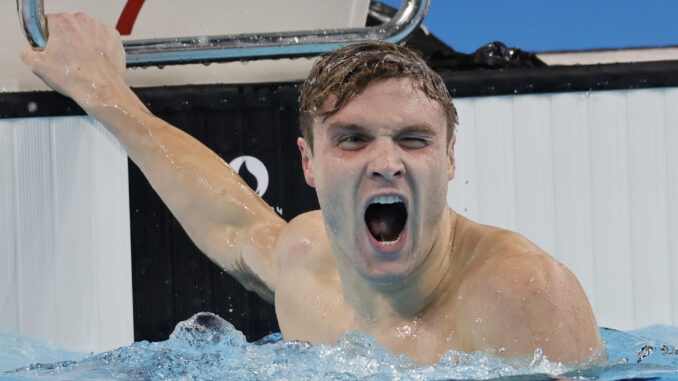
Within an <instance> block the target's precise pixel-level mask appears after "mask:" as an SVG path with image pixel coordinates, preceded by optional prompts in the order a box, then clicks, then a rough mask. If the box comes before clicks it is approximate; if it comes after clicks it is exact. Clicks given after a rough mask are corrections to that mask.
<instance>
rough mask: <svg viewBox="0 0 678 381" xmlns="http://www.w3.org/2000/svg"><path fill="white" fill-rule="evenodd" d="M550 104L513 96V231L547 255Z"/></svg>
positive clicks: (550, 245) (550, 240) (551, 215)
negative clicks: (514, 214) (515, 223)
mask: <svg viewBox="0 0 678 381" xmlns="http://www.w3.org/2000/svg"><path fill="white" fill-rule="evenodd" d="M550 121H551V102H550V99H549V98H547V97H543V96H524V97H513V120H512V121H511V123H512V124H513V126H515V128H514V129H513V142H512V143H513V147H514V151H513V152H514V157H515V159H514V163H515V172H514V176H515V177H514V184H515V187H516V188H515V189H516V191H515V197H516V219H517V220H516V222H517V230H519V231H522V232H525V234H526V235H527V236H529V237H530V240H532V241H533V242H534V243H536V244H537V245H539V246H540V247H541V248H543V249H544V250H546V251H547V252H550V253H553V252H555V250H556V232H555V225H554V224H553V221H555V219H556V216H555V203H554V181H553V177H554V173H553V156H552V154H551V153H552V151H553V147H552V143H551V128H549V125H550Z"/></svg>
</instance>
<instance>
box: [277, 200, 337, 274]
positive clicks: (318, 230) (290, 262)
mask: <svg viewBox="0 0 678 381" xmlns="http://www.w3.org/2000/svg"><path fill="white" fill-rule="evenodd" d="M275 252H276V255H275V257H276V261H277V264H278V269H279V270H280V272H281V273H282V272H284V271H286V270H290V269H291V268H297V269H300V268H306V269H307V270H319V269H317V268H315V267H318V266H320V265H321V264H323V263H325V264H327V259H328V258H327V257H330V258H331V256H332V255H331V251H330V249H329V242H328V241H327V233H326V232H325V224H324V222H323V217H322V213H321V212H320V210H314V211H311V212H307V213H303V214H300V215H299V216H297V217H295V218H294V219H292V220H291V221H290V222H289V223H288V224H287V226H286V227H285V229H284V230H283V231H282V234H281V235H280V238H279V239H278V244H277V245H276V249H275ZM330 262H332V263H333V260H332V261H330ZM314 268H315V269H314Z"/></svg>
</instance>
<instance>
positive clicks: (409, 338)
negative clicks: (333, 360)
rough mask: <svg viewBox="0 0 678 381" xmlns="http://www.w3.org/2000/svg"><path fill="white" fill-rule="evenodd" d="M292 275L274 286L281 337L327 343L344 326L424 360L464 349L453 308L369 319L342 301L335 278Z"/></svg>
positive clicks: (336, 338)
mask: <svg viewBox="0 0 678 381" xmlns="http://www.w3.org/2000/svg"><path fill="white" fill-rule="evenodd" d="M294 278H296V281H295V284H294V285H292V284H289V285H284V284H279V288H278V289H276V313H277V316H278V322H279V324H280V329H281V331H282V334H283V337H284V338H285V339H286V340H306V341H310V342H314V343H330V344H332V343H336V342H337V340H339V339H340V338H341V336H342V335H344V334H345V333H346V332H347V331H361V332H363V333H366V334H369V335H372V336H374V337H375V339H376V341H377V342H378V343H379V344H380V345H382V346H384V347H386V348H387V349H389V350H390V351H392V352H394V353H402V354H405V355H407V356H408V357H410V358H411V359H414V360H417V361H421V362H425V363H435V362H437V361H438V359H439V357H440V355H441V354H442V353H445V352H446V351H448V350H451V349H454V350H464V349H465V348H464V347H465V343H464V340H462V335H461V334H460V332H459V329H458V325H457V320H456V317H455V315H454V313H453V312H449V311H448V313H444V312H440V311H438V310H436V311H431V312H427V313H424V314H419V315H416V316H412V317H402V318H395V319H389V320H388V321H380V320H379V319H374V320H372V321H368V320H366V319H365V318H364V317H362V318H361V317H359V316H358V315H357V314H356V313H355V311H354V309H353V308H351V306H349V305H347V303H345V301H344V298H343V296H342V293H341V287H340V284H339V283H338V282H332V281H330V280H324V281H323V280H322V279H308V278H305V277H303V276H297V277H294Z"/></svg>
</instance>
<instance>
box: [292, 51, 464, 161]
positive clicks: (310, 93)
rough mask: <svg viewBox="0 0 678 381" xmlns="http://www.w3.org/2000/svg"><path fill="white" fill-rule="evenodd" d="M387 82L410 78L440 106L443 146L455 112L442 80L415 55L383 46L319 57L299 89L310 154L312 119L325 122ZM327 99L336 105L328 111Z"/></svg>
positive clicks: (303, 131)
mask: <svg viewBox="0 0 678 381" xmlns="http://www.w3.org/2000/svg"><path fill="white" fill-rule="evenodd" d="M389 78H410V79H411V80H412V84H413V86H414V87H415V88H416V89H417V90H420V91H421V92H422V93H424V94H425V95H426V96H427V97H428V98H430V99H431V100H434V101H436V102H438V103H439V104H440V106H441V107H442V109H443V113H444V115H445V117H446V119H447V142H448V143H449V142H450V139H452V136H454V129H455V126H456V125H457V110H456V109H455V108H454V104H452V99H451V98H450V94H449V92H448V91H447V87H446V86H445V83H444V82H443V79H442V78H441V77H440V75H438V73H436V72H435V71H433V69H431V68H430V67H429V66H428V65H427V64H426V61H425V60H424V58H423V57H422V56H421V55H419V54H418V53H417V52H416V51H414V50H412V49H410V48H407V47H405V46H402V45H396V44H391V43H387V42H367V43H360V44H355V45H348V46H345V47H343V48H341V49H337V50H334V51H331V52H328V53H325V54H323V55H321V56H320V58H319V59H318V60H317V61H316V62H315V64H314V65H313V68H312V69H311V73H310V74H309V75H308V78H307V79H306V81H305V82H304V83H303V84H302V86H301V95H300V97H299V122H300V129H301V135H302V137H303V138H304V139H305V140H306V142H307V143H308V145H309V148H310V149H311V152H312V151H313V119H314V118H315V117H323V118H327V117H328V116H330V115H332V114H334V113H336V112H338V111H339V110H341V109H342V108H343V107H344V106H345V105H346V104H347V103H348V102H350V101H351V100H352V99H353V98H354V97H355V96H356V95H358V94H360V93H361V92H362V91H363V90H365V88H367V86H369V85H370V84H371V83H374V82H377V81H382V80H386V79H389ZM329 97H334V98H335V99H336V102H335V103H334V106H333V107H332V108H331V109H329V110H324V109H323V104H324V103H325V101H327V99H328V98H329Z"/></svg>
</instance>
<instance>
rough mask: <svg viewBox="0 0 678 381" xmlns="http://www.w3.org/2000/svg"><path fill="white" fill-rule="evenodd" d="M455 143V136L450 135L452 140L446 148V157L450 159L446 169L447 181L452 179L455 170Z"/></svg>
mask: <svg viewBox="0 0 678 381" xmlns="http://www.w3.org/2000/svg"><path fill="white" fill-rule="evenodd" d="M456 142H457V135H456V134H454V135H452V139H450V145H449V146H448V147H447V156H448V157H449V159H450V164H449V166H448V167H447V179H448V180H452V179H453V178H454V171H455V170H456V169H457V167H456V165H455V162H454V143H456Z"/></svg>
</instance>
